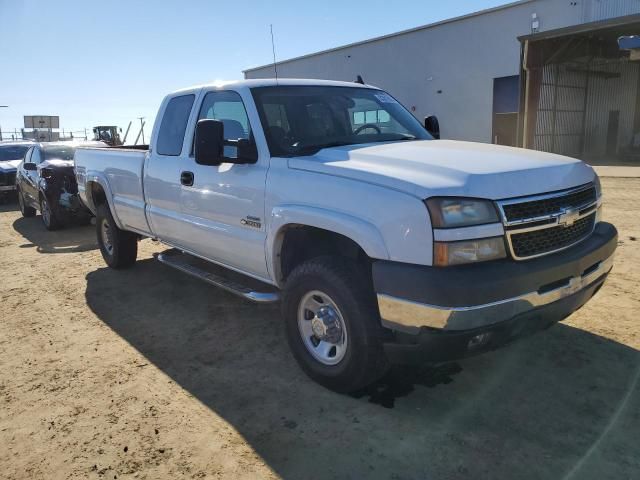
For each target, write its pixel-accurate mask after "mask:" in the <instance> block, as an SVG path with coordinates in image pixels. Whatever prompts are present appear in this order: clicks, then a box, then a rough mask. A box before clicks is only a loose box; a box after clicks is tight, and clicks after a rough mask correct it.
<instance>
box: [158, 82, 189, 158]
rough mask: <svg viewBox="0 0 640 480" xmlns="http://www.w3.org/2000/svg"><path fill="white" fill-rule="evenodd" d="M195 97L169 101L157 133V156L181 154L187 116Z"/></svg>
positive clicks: (182, 97) (180, 97)
mask: <svg viewBox="0 0 640 480" xmlns="http://www.w3.org/2000/svg"><path fill="white" fill-rule="evenodd" d="M195 98H196V96H195V95H194V94H189V95H182V96H179V97H173V98H172V99H171V100H169V103H168V104H167V108H165V111H164V115H163V116H162V123H161V124H160V130H159V131H158V145H157V147H156V151H157V153H158V155H169V156H178V155H180V153H181V152H182V144H183V143H184V134H185V132H186V130H187V122H188V120H189V114H190V113H191V108H192V107H193V102H194V100H195Z"/></svg>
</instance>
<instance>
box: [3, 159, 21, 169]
mask: <svg viewBox="0 0 640 480" xmlns="http://www.w3.org/2000/svg"><path fill="white" fill-rule="evenodd" d="M21 161H22V160H5V161H3V162H0V172H13V171H15V170H16V169H17V168H18V165H20V162H21Z"/></svg>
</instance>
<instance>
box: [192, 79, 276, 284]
mask: <svg viewBox="0 0 640 480" xmlns="http://www.w3.org/2000/svg"><path fill="white" fill-rule="evenodd" d="M246 95H247V99H246V101H245V100H244V99H243V98H242V96H241V95H240V93H239V92H236V91H232V90H213V91H209V92H206V93H205V94H204V95H203V96H202V101H201V102H200V106H199V108H198V116H197V120H200V119H204V118H211V119H216V120H220V121H222V122H223V123H224V136H225V139H227V140H237V139H239V138H244V139H249V140H251V141H253V142H255V139H254V136H253V133H252V128H251V122H250V120H249V118H250V116H249V115H248V114H247V107H250V108H254V107H253V103H252V102H251V101H250V98H248V97H249V93H248V90H247V91H246ZM254 110H255V108H254ZM253 113H254V115H253V116H252V118H254V119H257V113H255V112H253ZM255 121H257V120H255ZM195 123H196V122H195V121H194V122H193V124H194V125H195ZM256 125H257V124H256ZM193 135H194V129H193V128H192V129H191V131H190V138H189V141H190V144H191V145H193ZM191 150H193V147H191ZM258 151H260V152H261V153H260V154H259V158H258V161H257V162H256V163H254V164H234V163H223V164H222V165H219V166H211V165H199V164H197V163H196V161H195V157H194V155H193V153H192V151H191V152H190V153H191V154H190V155H188V156H185V157H184V160H183V170H182V176H183V177H184V178H189V179H190V180H191V184H188V183H187V182H185V183H183V185H182V187H181V194H180V202H181V203H180V205H181V212H182V220H183V231H182V236H183V238H184V241H185V244H186V246H187V248H188V249H189V250H191V251H192V252H195V253H197V254H198V255H201V256H204V257H206V258H208V259H211V260H213V261H215V262H217V263H220V264H223V265H225V266H228V267H231V268H234V269H236V270H240V271H242V272H244V273H248V274H251V275H253V276H257V277H260V278H265V279H266V278H268V273H267V268H266V260H265V250H264V248H265V239H266V229H265V220H264V218H263V217H264V194H265V181H266V175H267V169H268V166H269V155H268V154H267V153H266V152H265V149H260V148H259V149H258ZM236 153H237V152H235V147H228V146H225V153H224V154H225V156H226V157H234V156H235V155H236Z"/></svg>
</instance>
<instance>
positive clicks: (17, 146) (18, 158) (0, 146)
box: [0, 140, 33, 199]
mask: <svg viewBox="0 0 640 480" xmlns="http://www.w3.org/2000/svg"><path fill="white" fill-rule="evenodd" d="M31 145H33V142H29V141H20V140H17V141H1V142H0V197H1V198H3V199H4V198H7V197H8V196H10V195H15V193H16V171H17V170H18V165H20V162H22V160H23V158H24V155H25V154H26V153H27V150H29V147H30V146H31Z"/></svg>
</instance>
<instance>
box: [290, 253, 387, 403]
mask: <svg viewBox="0 0 640 480" xmlns="http://www.w3.org/2000/svg"><path fill="white" fill-rule="evenodd" d="M282 310H283V316H284V320H285V329H286V334H287V340H288V342H289V346H290V348H291V351H292V352H293V355H294V357H295V358H296V360H297V362H298V363H299V364H300V366H301V367H302V369H303V370H304V371H305V373H306V374H307V375H309V377H311V378H312V379H313V380H315V381H316V382H318V383H320V384H321V385H323V386H325V387H327V388H329V389H331V390H334V391H336V392H340V393H348V392H353V391H355V390H359V389H361V388H363V387H365V386H367V385H369V384H370V383H371V382H373V381H375V380H377V379H378V378H380V377H381V376H382V375H383V374H384V373H385V371H386V369H387V361H386V358H385V356H384V352H383V350H382V338H383V336H384V330H383V328H382V327H381V325H380V320H379V315H378V313H377V309H376V307H375V300H374V295H373V291H372V288H371V286H370V281H368V279H367V276H366V274H365V273H364V272H363V270H362V269H361V268H360V267H359V266H358V265H356V264H355V263H353V262H351V261H349V260H346V259H340V258H335V257H318V258H315V259H312V260H309V261H307V262H305V263H303V264H302V265H300V266H298V267H297V268H295V269H294V271H293V272H292V273H291V275H290V276H289V278H288V280H287V284H286V286H285V289H284V295H283V299H282Z"/></svg>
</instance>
